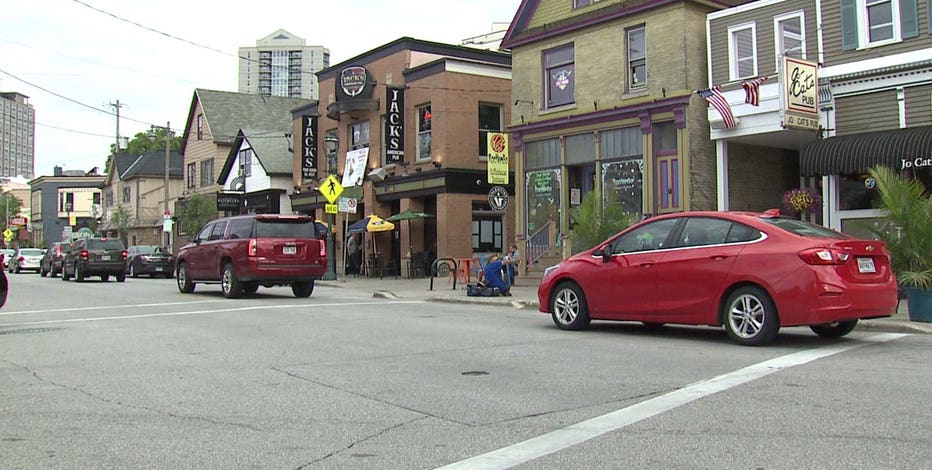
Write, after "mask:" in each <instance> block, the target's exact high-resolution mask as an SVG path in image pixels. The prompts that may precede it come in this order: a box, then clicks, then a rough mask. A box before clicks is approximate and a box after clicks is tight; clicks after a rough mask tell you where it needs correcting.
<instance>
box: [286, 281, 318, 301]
mask: <svg viewBox="0 0 932 470" xmlns="http://www.w3.org/2000/svg"><path fill="white" fill-rule="evenodd" d="M291 292H293V293H294V296H295V297H298V298H301V299H304V298H307V297H310V296H311V294H312V293H313V292H314V281H306V282H293V283H291Z"/></svg>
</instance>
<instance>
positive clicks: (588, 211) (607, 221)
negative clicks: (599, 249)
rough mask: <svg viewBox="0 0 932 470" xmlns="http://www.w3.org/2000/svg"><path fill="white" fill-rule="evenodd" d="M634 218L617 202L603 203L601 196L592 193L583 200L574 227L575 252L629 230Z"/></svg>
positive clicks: (594, 192)
mask: <svg viewBox="0 0 932 470" xmlns="http://www.w3.org/2000/svg"><path fill="white" fill-rule="evenodd" d="M633 222H634V216H633V215H631V214H628V213H626V212H625V210H624V208H623V207H622V206H621V204H620V203H619V202H618V201H616V200H609V201H606V202H604V203H603V202H602V201H601V194H600V193H597V192H596V191H591V192H589V194H586V197H584V198H583V200H582V204H581V205H580V206H579V214H578V215H577V217H576V225H575V226H573V251H574V252H576V253H579V252H581V251H585V250H588V249H589V248H592V247H594V246H596V245H598V244H599V243H601V242H602V241H604V240H606V239H607V238H609V237H611V236H612V235H615V234H616V233H618V232H620V231H622V230H624V229H626V228H628V226H630V225H631V224H632V223H633Z"/></svg>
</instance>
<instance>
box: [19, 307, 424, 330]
mask: <svg viewBox="0 0 932 470" xmlns="http://www.w3.org/2000/svg"><path fill="white" fill-rule="evenodd" d="M416 303H422V302H421V301H418V300H406V301H381V302H346V303H332V304H306V305H299V304H282V305H253V306H249V307H230V308H218V309H211V310H191V311H187V312H164V313H144V314H140V315H119V316H111V317H88V318H67V319H61V320H38V321H29V322H20V323H0V327H11V326H32V325H50V324H57V323H83V322H95V321H108V320H133V319H137V318H153V317H177V316H184V315H199V314H203V313H220V312H245V311H248V310H273V309H282V308H291V309H293V308H295V307H310V308H313V309H315V310H317V309H320V308H330V307H347V306H354V305H387V304H391V305H394V304H416Z"/></svg>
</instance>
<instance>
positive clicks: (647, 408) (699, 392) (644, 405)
mask: <svg viewBox="0 0 932 470" xmlns="http://www.w3.org/2000/svg"><path fill="white" fill-rule="evenodd" d="M904 336H908V335H906V334H899V333H887V334H879V335H875V336H870V337H867V338H864V339H858V340H855V341H850V342H845V343H842V344H836V345H831V346H825V347H822V348H817V349H810V350H806V351H800V352H797V353H793V354H788V355H786V356H781V357H777V358H774V359H770V360H767V361H764V362H760V363H757V364H753V365H750V366H748V367H745V368H743V369H738V370H736V371H734V372H729V373H727V374H723V375H720V376H718V377H713V378H711V379H708V380H704V381H702V382H698V383H695V384H692V385H687V386H686V387H683V388H682V389H679V390H676V391H673V392H670V393H667V394H664V395H661V396H659V397H656V398H652V399H650V400H646V401H643V402H640V403H638V404H636V405H631V406H629V407H627V408H622V409H620V410H616V411H613V412H611V413H608V414H604V415H602V416H598V417H595V418H592V419H589V420H586V421H583V422H580V423H576V424H573V425H571V426H567V427H565V428H563V429H558V430H556V431H553V432H549V433H547V434H543V435H541V436H538V437H535V438H532V439H528V440H526V441H524V442H519V443H517V444H514V445H511V446H508V447H503V448H501V449H498V450H494V451H492V452H488V453H485V454H482V455H477V456H475V457H471V458H468V459H466V460H460V461H459V462H454V463H451V464H449V465H445V466H443V467H440V468H441V469H444V470H449V469H470V470H476V469H501V468H510V467H513V466H515V465H520V464H523V463H526V462H529V461H531V460H534V459H537V458H540V457H543V456H545V455H549V454H552V453H554V452H557V451H559V450H562V449H565V448H567V447H571V446H574V445H576V444H580V443H582V442H585V441H587V440H589V439H593V438H595V437H598V436H601V435H603V434H606V433H608V432H612V431H617V430H619V429H621V428H624V427H626V426H629V425H632V424H634V423H637V422H638V421H641V420H644V419H647V418H650V417H652V416H656V415H658V414H660V413H663V412H665V411H670V410H672V409H674V408H677V407H680V406H683V405H685V404H687V403H690V402H693V401H695V400H698V399H700V398H703V397H707V396H709V395H712V394H715V393H718V392H721V391H724V390H728V389H729V388H732V387H736V386H738V385H742V384H745V383H748V382H751V381H753V380H757V379H760V378H762V377H766V376H768V375H770V374H773V373H776V372H780V371H781V370H783V369H787V368H789V367H794V366H798V365H802V364H806V363H808V362H812V361H815V360H817V359H822V358H825V357H828V356H831V355H834V354H838V353H841V352H845V351H850V350H852V349H857V348H861V347H864V346H867V345H869V344H874V343H885V342H887V341H892V340H895V339H898V338H902V337H904Z"/></svg>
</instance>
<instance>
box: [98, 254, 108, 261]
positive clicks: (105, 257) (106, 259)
mask: <svg viewBox="0 0 932 470" xmlns="http://www.w3.org/2000/svg"><path fill="white" fill-rule="evenodd" d="M100 259H102V260H104V261H110V255H101V256H100Z"/></svg>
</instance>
